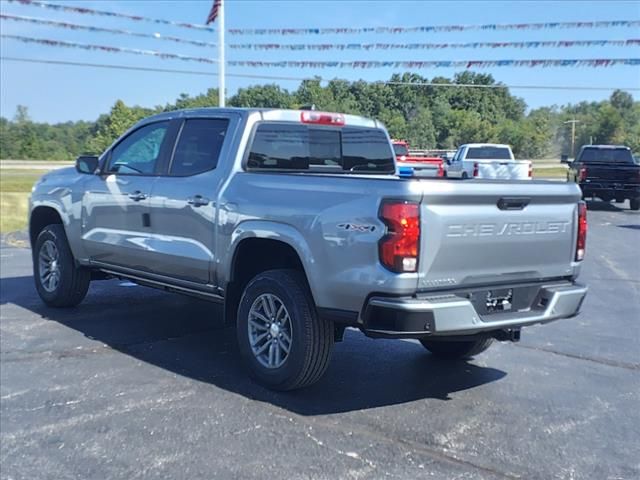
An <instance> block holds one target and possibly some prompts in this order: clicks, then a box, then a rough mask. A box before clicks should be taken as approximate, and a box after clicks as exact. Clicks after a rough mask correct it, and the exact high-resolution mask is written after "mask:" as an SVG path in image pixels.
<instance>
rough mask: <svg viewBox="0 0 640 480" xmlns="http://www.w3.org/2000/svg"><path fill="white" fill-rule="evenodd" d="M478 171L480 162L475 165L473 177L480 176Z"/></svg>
mask: <svg viewBox="0 0 640 480" xmlns="http://www.w3.org/2000/svg"><path fill="white" fill-rule="evenodd" d="M478 170H479V165H478V162H476V163H474V164H473V176H474V177H477V176H478Z"/></svg>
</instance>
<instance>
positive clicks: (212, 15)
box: [207, 0, 222, 25]
mask: <svg viewBox="0 0 640 480" xmlns="http://www.w3.org/2000/svg"><path fill="white" fill-rule="evenodd" d="M221 3H222V0H213V5H212V6H211V11H210V12H209V16H208V17H207V25H209V24H210V23H213V22H215V21H216V18H217V17H218V12H219V11H220V4H221Z"/></svg>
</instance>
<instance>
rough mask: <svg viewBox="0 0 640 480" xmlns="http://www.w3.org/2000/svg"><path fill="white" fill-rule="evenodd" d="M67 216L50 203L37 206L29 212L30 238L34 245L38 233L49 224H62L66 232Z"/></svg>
mask: <svg viewBox="0 0 640 480" xmlns="http://www.w3.org/2000/svg"><path fill="white" fill-rule="evenodd" d="M67 220H68V219H67V217H66V216H65V215H63V214H62V213H61V212H60V210H59V209H58V208H56V207H55V206H53V205H50V204H40V205H37V206H35V207H34V208H33V209H32V210H31V213H30V214H29V240H30V242H31V246H32V247H33V246H34V245H35V243H36V239H37V238H38V235H39V234H40V232H41V231H42V229H43V228H44V227H46V226H47V225H53V224H58V225H62V227H63V228H64V229H65V232H66V224H67V223H68V222H67Z"/></svg>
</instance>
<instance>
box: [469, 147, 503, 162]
mask: <svg viewBox="0 0 640 480" xmlns="http://www.w3.org/2000/svg"><path fill="white" fill-rule="evenodd" d="M466 158H467V159H470V160H511V150H509V149H508V148H507V147H470V148H469V150H468V151H467V156H466Z"/></svg>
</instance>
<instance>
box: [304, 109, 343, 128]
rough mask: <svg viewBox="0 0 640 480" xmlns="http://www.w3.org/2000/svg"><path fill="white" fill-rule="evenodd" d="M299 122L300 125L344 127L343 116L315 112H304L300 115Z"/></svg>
mask: <svg viewBox="0 0 640 480" xmlns="http://www.w3.org/2000/svg"><path fill="white" fill-rule="evenodd" d="M300 121H301V122H302V123H314V124H316V125H337V126H342V125H344V115H342V114H341V113H326V112H316V111H314V110H305V111H304V112H301V113H300Z"/></svg>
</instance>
